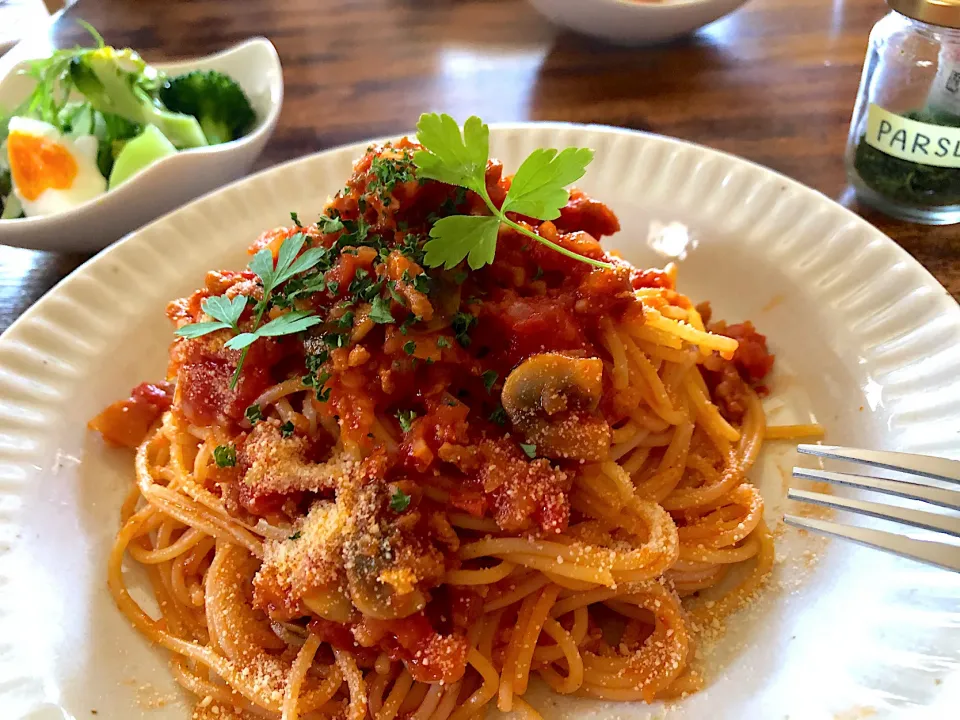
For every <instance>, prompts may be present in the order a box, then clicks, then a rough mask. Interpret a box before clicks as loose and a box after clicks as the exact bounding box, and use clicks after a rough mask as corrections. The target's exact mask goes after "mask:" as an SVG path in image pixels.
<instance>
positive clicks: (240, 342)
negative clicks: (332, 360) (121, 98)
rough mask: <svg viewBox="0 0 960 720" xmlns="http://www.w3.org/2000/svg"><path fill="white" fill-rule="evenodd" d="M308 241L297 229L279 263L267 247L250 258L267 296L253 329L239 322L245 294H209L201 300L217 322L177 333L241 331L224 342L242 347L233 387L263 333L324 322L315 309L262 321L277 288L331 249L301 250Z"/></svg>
mask: <svg viewBox="0 0 960 720" xmlns="http://www.w3.org/2000/svg"><path fill="white" fill-rule="evenodd" d="M305 243H306V236H305V235H304V234H303V233H300V232H298V233H294V234H293V235H291V236H290V237H288V238H287V239H286V240H284V241H283V244H282V245H280V250H279V251H278V252H277V262H276V265H274V262H273V253H272V252H270V250H268V249H266V248H264V249H263V250H261V251H260V252H258V253H257V254H256V255H254V256H253V259H252V260H251V261H250V269H251V270H252V271H253V272H254V273H256V275H257V277H259V278H260V283H261V284H262V285H263V299H262V300H261V301H260V302H258V303H257V305H256V310H255V311H254V318H253V329H252V330H251V331H250V332H240V328H239V326H238V323H239V321H240V316H241V315H242V314H243V310H244V308H245V307H246V306H247V298H246V297H243V296H241V295H238V296H236V297H234V298H228V297H227V296H226V295H218V296H215V297H209V298H205V299H204V300H203V302H201V303H200V307H201V308H202V309H203V311H204V312H205V313H206V314H207V315H209V316H210V317H212V318H213V319H214V322H202V323H192V324H190V325H184V326H183V327H182V328H179V329H178V330H177V331H176V333H175V334H176V335H179V336H180V337H185V338H196V337H200V336H202V335H206V334H208V333H212V332H215V331H217V330H232V331H233V332H235V333H237V334H236V335H234V337H232V338H230V339H229V340H227V342H226V343H225V344H224V347H227V348H229V349H231V350H242V352H241V353H240V359H239V360H238V361H237V369H236V370H235V371H234V373H233V377H232V378H231V379H230V389H231V390H232V389H233V388H235V387H236V386H237V381H238V380H239V379H240V370H241V369H242V368H243V363H244V361H245V360H246V359H247V352H249V350H250V345H252V344H253V342H254V340H257V339H258V338H263V337H278V336H280V335H294V334H296V333H298V332H303V331H304V330H306V329H307V328H310V327H313V326H314V325H317V324H318V323H320V322H322V321H321V319H320V318H319V317H317V316H316V315H314V314H313V313H310V312H307V311H304V310H294V311H292V312H289V313H286V314H284V315H280V316H279V317H276V318H274V319H273V320H271V321H270V322H268V323H266V324H265V325H261V324H260V323H261V322H262V321H263V316H264V313H266V311H267V308H268V307H270V300H271V295H272V293H273V291H274V290H276V289H277V288H278V287H279V286H280V285H281V284H283V283H285V282H287V281H288V280H290V279H291V278H293V277H294V276H295V275H299V274H301V273H305V272H307V271H308V270H310V269H311V268H313V267H315V266H316V265H318V264H319V263H320V262H321V261H323V260H324V259H325V258H326V256H327V253H328V252H329V251H328V250H327V249H326V248H323V247H311V248H307V249H306V250H304V251H303V253H301V252H300V251H301V250H302V249H303V246H304V244H305Z"/></svg>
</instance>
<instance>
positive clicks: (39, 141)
mask: <svg viewBox="0 0 960 720" xmlns="http://www.w3.org/2000/svg"><path fill="white" fill-rule="evenodd" d="M7 154H8V156H9V158H10V174H11V175H12V176H13V185H14V187H16V188H17V192H18V193H19V194H20V196H21V197H22V198H23V199H24V200H36V199H37V198H38V197H40V193H42V192H43V191H44V190H47V189H50V188H52V189H55V190H66V189H67V188H69V187H70V186H71V185H73V180H74V178H76V177H77V161H76V160H75V159H74V157H73V155H71V154H70V152H69V151H68V150H67V149H66V148H65V147H64V146H63V145H60V144H59V143H57V142H55V141H53V140H50V139H49V138H44V137H37V136H36V135H28V134H26V133H21V132H12V133H10V135H8V136H7Z"/></svg>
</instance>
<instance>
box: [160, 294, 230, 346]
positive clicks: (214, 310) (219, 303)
mask: <svg viewBox="0 0 960 720" xmlns="http://www.w3.org/2000/svg"><path fill="white" fill-rule="evenodd" d="M246 306H247V298H246V297H245V296H243V295H237V296H236V297H234V298H232V299H231V298H228V297H227V296H226V295H215V296H213V297H208V298H204V299H203V301H202V302H201V303H200V308H201V309H202V310H203V311H204V312H205V313H206V314H207V315H209V316H210V317H212V318H214V320H216V322H200V323H190V324H189V325H184V326H183V327H182V328H178V329H177V330H176V331H175V332H174V335H177V336H179V337H185V338H195V337H200V336H202V335H207V334H208V333H212V332H216V331H217V330H234V331H235V332H236V331H237V323H238V322H239V321H240V316H241V315H242V314H243V309H244V308H245V307H246Z"/></svg>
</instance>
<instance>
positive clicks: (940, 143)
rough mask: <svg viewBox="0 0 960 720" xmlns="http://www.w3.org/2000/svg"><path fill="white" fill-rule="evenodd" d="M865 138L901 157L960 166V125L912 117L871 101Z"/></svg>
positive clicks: (878, 147) (922, 162)
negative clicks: (931, 122) (933, 123)
mask: <svg viewBox="0 0 960 720" xmlns="http://www.w3.org/2000/svg"><path fill="white" fill-rule="evenodd" d="M865 140H866V141H867V144H869V145H872V146H873V147H875V148H876V149H877V150H879V151H881V152H884V153H886V154H887V155H892V156H893V157H896V158H900V159H901V160H909V161H910V162H915V163H917V164H919V165H933V166H935V167H950V168H960V128H955V127H947V126H945V125H932V124H930V123H925V122H919V121H917V120H910V119H909V118H905V117H900V116H899V115H896V114H894V113H892V112H889V111H887V110H884V109H883V108H882V107H880V106H879V105H876V104H874V103H870V109H869V110H868V111H867V132H866V136H865Z"/></svg>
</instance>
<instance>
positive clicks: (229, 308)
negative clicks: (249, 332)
mask: <svg viewBox="0 0 960 720" xmlns="http://www.w3.org/2000/svg"><path fill="white" fill-rule="evenodd" d="M246 306H247V298H246V297H244V296H243V295H237V296H236V297H234V298H232V299H230V298H228V297H227V296H226V295H215V296H213V297H208V298H205V299H204V300H203V302H201V303H200V307H201V308H202V309H203V311H204V312H205V313H206V314H207V315H209V316H210V317H212V318H215V319H216V320H219V321H220V322H223V323H226V324H227V325H229V326H230V327H233V328H235V327H236V326H237V322H239V320H240V316H241V315H243V309H244V308H245V307H246Z"/></svg>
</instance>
